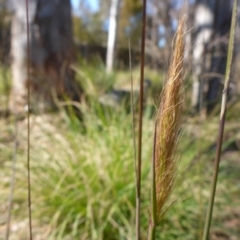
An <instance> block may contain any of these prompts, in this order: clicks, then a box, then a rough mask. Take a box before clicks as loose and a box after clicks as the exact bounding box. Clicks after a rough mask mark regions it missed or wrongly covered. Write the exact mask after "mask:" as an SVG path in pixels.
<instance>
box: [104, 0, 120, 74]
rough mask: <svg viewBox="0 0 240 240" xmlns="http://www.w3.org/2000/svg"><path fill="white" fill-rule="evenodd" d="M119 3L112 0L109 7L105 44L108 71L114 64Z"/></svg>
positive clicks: (116, 0) (118, 0) (117, 0)
mask: <svg viewBox="0 0 240 240" xmlns="http://www.w3.org/2000/svg"><path fill="white" fill-rule="evenodd" d="M119 3H120V0H112V3H111V9H110V18H109V29H108V45H107V66H106V71H107V72H108V73H109V72H111V71H112V70H113V64H114V51H115V45H116V35H117V18H118V12H119Z"/></svg>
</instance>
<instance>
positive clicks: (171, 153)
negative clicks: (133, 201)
mask: <svg viewBox="0 0 240 240" xmlns="http://www.w3.org/2000/svg"><path fill="white" fill-rule="evenodd" d="M184 33H185V11H184V10H183V11H182V13H181V17H180V20H179V23H178V29H177V33H176V39H175V46H174V51H173V56H172V59H171V63H170V66H169V70H168V78H167V82H166V85H165V87H164V89H163V92H162V95H161V103H160V106H159V109H158V112H157V116H156V123H155V137H154V153H153V164H152V165H153V182H152V211H151V212H152V219H151V221H150V226H149V239H154V238H155V228H156V225H157V222H159V221H160V219H161V218H162V217H163V215H164V213H165V209H164V207H165V205H166V202H167V200H168V198H169V196H170V194H171V192H172V189H173V186H174V180H175V176H176V168H177V166H178V161H177V160H178V157H177V146H178V137H179V131H180V126H181V120H182V110H183V104H182V103H183V98H184V96H183V57H184Z"/></svg>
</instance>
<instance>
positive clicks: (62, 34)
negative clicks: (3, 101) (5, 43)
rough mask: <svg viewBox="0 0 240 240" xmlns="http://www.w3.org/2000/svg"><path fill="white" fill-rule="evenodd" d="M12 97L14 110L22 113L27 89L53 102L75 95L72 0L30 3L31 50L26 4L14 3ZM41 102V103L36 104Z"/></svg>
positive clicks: (21, 2)
mask: <svg viewBox="0 0 240 240" xmlns="http://www.w3.org/2000/svg"><path fill="white" fill-rule="evenodd" d="M13 3H14V4H13V6H14V12H13V16H12V27H11V31H12V36H11V55H12V78H13V80H12V82H13V84H12V94H11V102H10V109H11V110H12V111H13V112H18V111H19V108H20V111H21V109H22V108H23V107H24V105H25V104H26V94H27V85H28V84H29V85H30V86H31V91H32V93H33V94H35V93H36V96H35V98H36V97H41V98H44V99H45V100H46V101H48V102H51V92H52V91H55V92H56V94H57V95H61V94H65V93H66V92H67V93H70V94H71V93H72V92H73V84H72V83H73V73H72V71H71V70H70V63H71V61H72V60H73V40H72V23H71V6H70V0H55V1H49V0H30V1H29V27H30V32H29V36H30V45H29V46H27V23H26V7H25V0H15V1H14V2H13ZM28 47H29V48H30V63H31V73H32V74H31V77H30V79H28V77H27V66H26V60H27V48H28ZM36 102H38V100H36Z"/></svg>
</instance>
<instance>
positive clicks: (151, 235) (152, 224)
mask: <svg viewBox="0 0 240 240" xmlns="http://www.w3.org/2000/svg"><path fill="white" fill-rule="evenodd" d="M155 152H156V124H155V127H154V139H153V152H152V187H151V188H152V189H151V191H152V192H151V219H150V223H149V230H148V231H149V233H148V239H149V240H154V239H155V235H156V226H157V201H156V171H155Z"/></svg>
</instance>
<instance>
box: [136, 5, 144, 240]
mask: <svg viewBox="0 0 240 240" xmlns="http://www.w3.org/2000/svg"><path fill="white" fill-rule="evenodd" d="M145 32H146V0H143V7H142V42H141V70H140V96H139V128H138V159H137V199H136V213H137V216H136V227H137V232H136V239H137V240H140V199H141V168H142V115H143V80H144V64H145V35H146V33H145Z"/></svg>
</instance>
